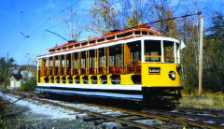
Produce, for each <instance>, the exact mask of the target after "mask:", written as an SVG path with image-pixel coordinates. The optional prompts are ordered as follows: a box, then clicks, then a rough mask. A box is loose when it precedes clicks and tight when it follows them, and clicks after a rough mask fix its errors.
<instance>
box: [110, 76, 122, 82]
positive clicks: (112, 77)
mask: <svg viewBox="0 0 224 129" xmlns="http://www.w3.org/2000/svg"><path fill="white" fill-rule="evenodd" d="M111 83H112V84H120V83H121V77H120V75H112V76H111Z"/></svg>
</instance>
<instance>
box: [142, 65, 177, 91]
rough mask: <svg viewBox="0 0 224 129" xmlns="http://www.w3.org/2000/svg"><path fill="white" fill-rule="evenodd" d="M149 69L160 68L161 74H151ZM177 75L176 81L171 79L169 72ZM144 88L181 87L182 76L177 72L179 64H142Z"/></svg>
mask: <svg viewBox="0 0 224 129" xmlns="http://www.w3.org/2000/svg"><path fill="white" fill-rule="evenodd" d="M149 67H152V68H160V73H159V74H150V73H149ZM170 71H174V72H175V73H176V79H175V80H172V79H170V78H169V75H168V74H169V72H170ZM142 86H143V87H180V86H181V81H180V75H179V73H178V72H177V64H159V63H158V64H157V63H143V64H142Z"/></svg>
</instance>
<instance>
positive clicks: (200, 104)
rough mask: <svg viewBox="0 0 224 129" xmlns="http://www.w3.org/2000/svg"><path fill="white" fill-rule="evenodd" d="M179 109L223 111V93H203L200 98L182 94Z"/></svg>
mask: <svg viewBox="0 0 224 129" xmlns="http://www.w3.org/2000/svg"><path fill="white" fill-rule="evenodd" d="M179 107H182V108H195V109H212V110H224V93H211V92H205V93H203V95H202V96H197V95H196V94H191V95H189V94H186V93H183V97H182V99H181V100H180V105H179Z"/></svg>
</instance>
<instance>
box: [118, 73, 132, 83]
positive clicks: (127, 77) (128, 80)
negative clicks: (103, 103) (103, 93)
mask: <svg viewBox="0 0 224 129" xmlns="http://www.w3.org/2000/svg"><path fill="white" fill-rule="evenodd" d="M132 75H133V74H121V85H134V83H133V81H132V79H131V77H132Z"/></svg>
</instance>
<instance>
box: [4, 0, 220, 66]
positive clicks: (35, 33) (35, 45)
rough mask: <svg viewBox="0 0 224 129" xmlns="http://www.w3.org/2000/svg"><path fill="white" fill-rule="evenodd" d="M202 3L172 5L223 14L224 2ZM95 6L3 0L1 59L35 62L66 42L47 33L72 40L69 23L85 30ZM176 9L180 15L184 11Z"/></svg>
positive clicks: (76, 0)
mask: <svg viewBox="0 0 224 129" xmlns="http://www.w3.org/2000/svg"><path fill="white" fill-rule="evenodd" d="M199 1H200V2H198V3H200V4H199V5H194V3H188V2H182V3H179V2H176V0H173V3H172V4H173V6H176V5H178V4H188V5H189V7H188V8H189V10H191V8H193V6H197V7H198V8H200V9H201V10H202V11H203V12H205V13H206V15H207V17H211V16H210V15H211V13H210V10H213V11H214V10H215V11H218V12H219V11H220V12H221V11H222V12H223V7H224V0H199ZM93 3H94V0H1V4H0V18H1V20H0V37H1V39H0V57H13V58H14V59H15V61H16V63H17V64H27V63H29V64H30V63H33V60H35V57H36V56H38V55H41V54H44V53H47V50H48V49H49V48H51V47H54V46H55V45H56V44H62V43H64V42H65V41H64V40H63V39H62V38H59V37H57V36H55V35H53V34H51V33H49V32H47V31H46V30H49V31H53V32H56V33H59V34H60V35H62V36H64V37H65V38H67V39H69V37H70V35H69V34H71V33H70V32H71V29H70V28H71V25H70V24H69V23H68V21H70V18H71V15H73V21H74V24H73V27H74V28H73V29H74V30H80V29H82V30H84V31H85V27H86V26H87V25H88V24H89V23H90V21H91V18H90V12H89V10H90V8H91V6H92V5H93ZM71 9H72V11H71ZM176 10H178V11H179V12H181V10H182V8H176ZM71 12H72V13H71ZM207 20H208V21H206V24H210V21H209V20H211V18H210V19H209V18H207ZM92 35H94V33H91V32H88V31H86V32H82V33H81V35H80V40H82V39H87V38H88V37H89V36H92Z"/></svg>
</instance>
